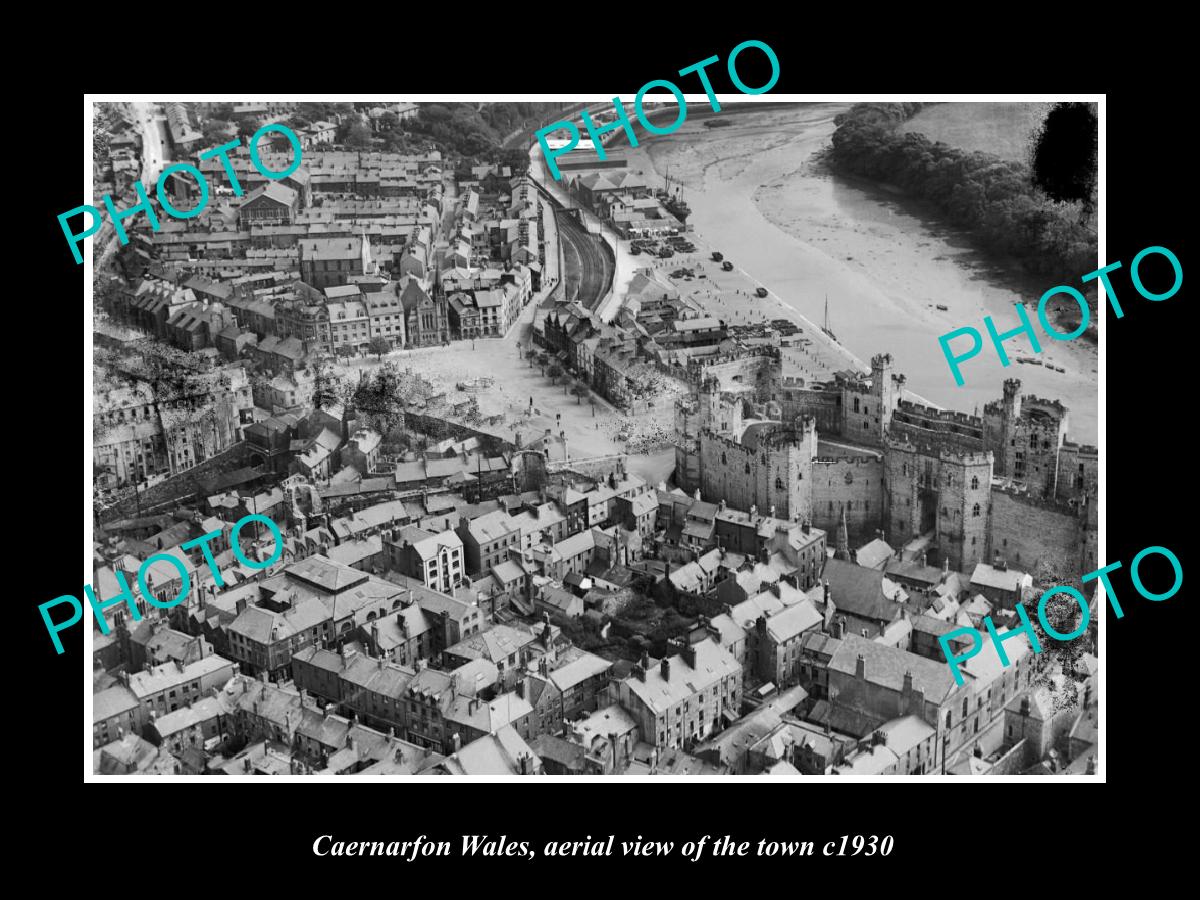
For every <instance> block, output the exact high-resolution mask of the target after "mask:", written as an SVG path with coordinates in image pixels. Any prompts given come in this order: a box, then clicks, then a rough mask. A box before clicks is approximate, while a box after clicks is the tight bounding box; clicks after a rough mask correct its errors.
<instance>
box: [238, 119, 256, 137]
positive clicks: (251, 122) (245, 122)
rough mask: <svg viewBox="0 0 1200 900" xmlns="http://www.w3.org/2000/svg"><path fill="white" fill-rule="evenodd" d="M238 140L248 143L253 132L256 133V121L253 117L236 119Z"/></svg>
mask: <svg viewBox="0 0 1200 900" xmlns="http://www.w3.org/2000/svg"><path fill="white" fill-rule="evenodd" d="M237 126H238V138H240V139H241V140H243V141H249V140H250V138H252V137H254V132H256V131H258V119H256V118H254V117H253V116H242V117H241V118H240V119H238V123H237Z"/></svg>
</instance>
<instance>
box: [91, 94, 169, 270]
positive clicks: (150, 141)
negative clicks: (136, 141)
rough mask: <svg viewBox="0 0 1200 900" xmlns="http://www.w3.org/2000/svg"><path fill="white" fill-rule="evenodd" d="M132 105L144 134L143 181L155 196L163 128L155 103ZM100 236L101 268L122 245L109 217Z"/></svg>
mask: <svg viewBox="0 0 1200 900" xmlns="http://www.w3.org/2000/svg"><path fill="white" fill-rule="evenodd" d="M130 106H131V107H132V109H133V111H134V115H135V119H136V121H135V122H134V124H135V125H136V126H137V130H138V133H139V134H141V136H142V178H141V181H142V184H143V185H144V186H145V188H146V195H147V196H149V197H153V190H154V182H155V180H156V179H157V178H158V175H159V173H160V172H161V171H162V170H163V166H164V165H165V163H166V151H165V149H164V147H163V140H162V128H161V127H160V126H159V124H158V118H157V113H156V112H155V109H154V104H153V103H145V102H139V103H131V104H130ZM99 200H100V198H99V197H96V198H93V204H94V205H96V206H98V207H99V203H98V202H97V201H99ZM114 205H115V204H114ZM118 208H119V207H118ZM98 237H99V239H100V240H101V241H104V242H105V243H104V252H103V253H101V254H100V258H99V259H98V260H96V268H97V269H100V268H103V267H104V265H105V264H106V263H107V262H108V260H109V259H110V258H111V256H112V255H113V253H115V252H116V250H117V247H118V246H120V245H119V244H118V243H117V233H116V231H115V230H114V229H113V227H112V223H111V222H109V221H108V219H107V218H106V219H105V220H104V225H103V227H102V228H101V230H100V231H99V232H98Z"/></svg>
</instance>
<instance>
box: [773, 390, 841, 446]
mask: <svg viewBox="0 0 1200 900" xmlns="http://www.w3.org/2000/svg"><path fill="white" fill-rule="evenodd" d="M774 399H775V401H776V402H777V403H778V404H779V407H780V410H781V412H782V418H783V421H785V422H794V421H795V420H796V419H797V418H798V417H800V416H810V417H812V418H814V419H816V420H817V431H818V432H819V433H820V434H825V435H831V434H841V433H842V395H841V392H840V391H823V390H814V389H812V388H801V387H797V386H796V385H795V384H794V383H792V384H789V383H788V380H786V379H785V380H784V382H783V384H782V385H780V388H779V390H778V391H777V392H776V394H775V397H774Z"/></svg>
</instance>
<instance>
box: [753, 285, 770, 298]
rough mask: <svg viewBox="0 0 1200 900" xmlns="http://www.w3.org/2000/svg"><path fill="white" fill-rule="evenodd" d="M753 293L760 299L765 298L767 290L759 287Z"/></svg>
mask: <svg viewBox="0 0 1200 900" xmlns="http://www.w3.org/2000/svg"><path fill="white" fill-rule="evenodd" d="M754 293H756V294H758V296H760V297H765V296H767V289H766V288H765V287H760V288H757V289H755V291H754Z"/></svg>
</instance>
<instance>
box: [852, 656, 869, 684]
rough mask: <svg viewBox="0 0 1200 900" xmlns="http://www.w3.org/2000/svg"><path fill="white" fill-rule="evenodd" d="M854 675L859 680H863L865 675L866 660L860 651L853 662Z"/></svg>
mask: <svg viewBox="0 0 1200 900" xmlns="http://www.w3.org/2000/svg"><path fill="white" fill-rule="evenodd" d="M854 677H855V678H857V679H858V680H859V681H863V680H865V679H866V677H867V661H866V660H865V659H864V658H863V655H862V654H861V653H860V654H858V659H857V660H856V661H855V663H854Z"/></svg>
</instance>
